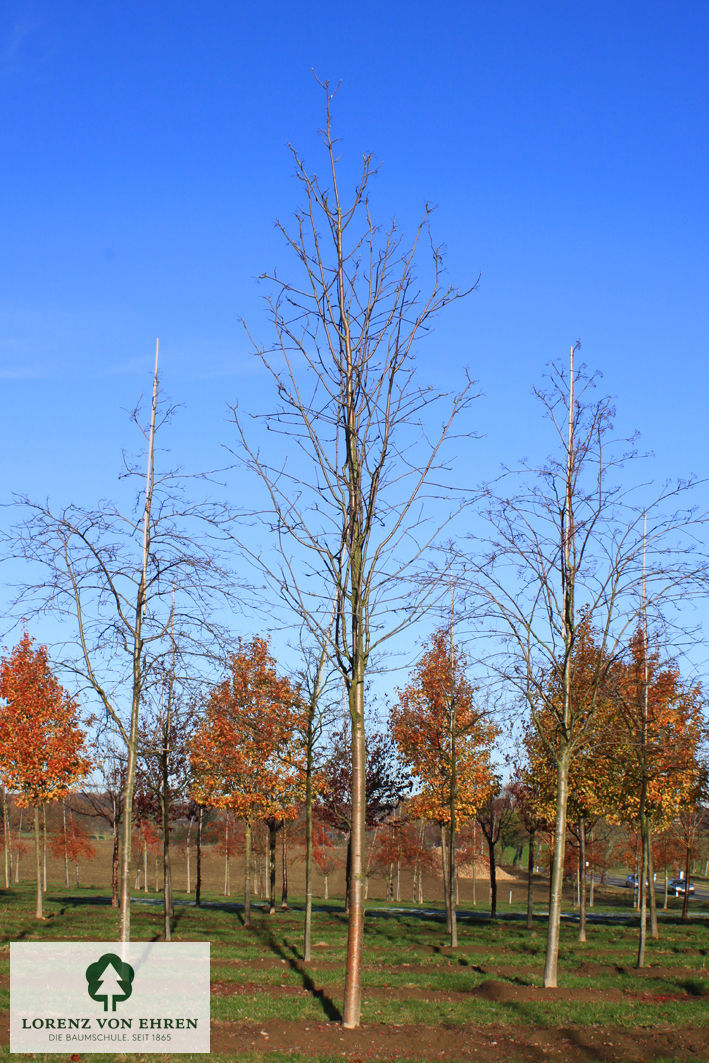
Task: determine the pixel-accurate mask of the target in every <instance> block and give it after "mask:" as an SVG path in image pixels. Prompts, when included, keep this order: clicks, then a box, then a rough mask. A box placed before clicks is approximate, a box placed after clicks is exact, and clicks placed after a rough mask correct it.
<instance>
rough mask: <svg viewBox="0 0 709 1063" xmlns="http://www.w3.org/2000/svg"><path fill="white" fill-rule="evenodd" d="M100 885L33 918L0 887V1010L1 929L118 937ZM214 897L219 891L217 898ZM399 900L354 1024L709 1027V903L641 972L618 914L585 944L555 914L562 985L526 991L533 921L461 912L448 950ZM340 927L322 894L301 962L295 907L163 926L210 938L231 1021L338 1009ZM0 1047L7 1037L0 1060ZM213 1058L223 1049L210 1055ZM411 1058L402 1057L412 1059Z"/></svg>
mask: <svg viewBox="0 0 709 1063" xmlns="http://www.w3.org/2000/svg"><path fill="white" fill-rule="evenodd" d="M98 896H99V895H98V892H97V891H96V890H95V889H84V890H77V889H71V890H68V891H64V890H54V889H53V890H50V892H49V894H48V897H47V900H46V907H45V911H46V916H47V918H46V920H45V921H43V922H39V921H37V920H36V919H35V918H34V897H33V890H32V888H31V887H30V886H27V887H17V888H16V889H13V890H10V891H6V892H4V893H2V892H0V928H1V932H0V976H4V979H5V981H4V984H3V985H0V1008H2V1009H3V1010H8V1008H9V990H8V988H7V981H6V979H7V976H8V974H9V943H10V942H11V941H15V940H22V941H60V940H67V939H70V940H71V939H75V940H99V941H100V940H115V939H116V936H117V931H118V913H117V912H116V911H115V910H114V909H112V908H111V907H110V905H107V904H105V903H103V904H100V903H96V900H97V898H98ZM209 899H210V898H206V900H207V901H209ZM213 900H214V901H216V902H218V903H221V899H220V898H217V897H215V898H213ZM382 907H384V905H382V904H380V903H376V902H375V903H373V904H372V905H368V908H369V910H370V911H371V912H375V911H376V910H377V909H379V908H382ZM401 907H406V909H407V910H406V911H405V912H402V913H400V914H396V915H392V914H388V915H385V914H381V915H375V914H373V915H372V916H371V917H370V918H369V919H367V920H366V923H365V948H364V961H365V965H364V969H363V978H362V982H363V1006H362V1022H363V1023H365V1024H372V1025H373V1027H374V1028H375V1027H376V1024H399V1025H404V1026H405V1025H408V1024H424V1025H435V1024H440V1023H446V1024H451V1025H454V1026H456V1025H467V1024H471V1023H472V1024H477V1025H478V1026H484V1027H491V1026H494V1027H498V1026H499V1027H504V1026H515V1027H520V1026H522V1027H524V1026H527V1027H538V1028H540V1029H541V1030H544V1029H548V1030H552V1029H558V1028H560V1027H566V1026H571V1027H573V1026H578V1027H586V1028H590V1026H591V1025H593V1026H598V1027H599V1028H600V1027H618V1028H621V1029H623V1030H629V1029H638V1030H652V1029H656V1028H659V1027H667V1026H671V1025H676V1026H683V1027H694V1028H702V1027H707V1026H709V913H705V916H704V918H697V919H694V920H692V921H691V922H689V923H682V922H681V920H680V919H679V918H678V916H677V914H676V913H669V914H668V915H667V916H665V918H664V919H663V920H662V922H661V936H660V940H659V941H657V942H654V941H649V942H648V950H647V962H648V971H647V972H646V973H645V974H644V975H643V976H639V975H638V974H637V973H636V972H635V971H634V970H633V964H634V961H635V955H636V949H637V926H634V925H632V924H629V923H628V922H626V921H618V922H616V923H612V922H602V923H592V924H590V925H589V927H588V941H587V943H586V944H580V943H579V942H578V940H577V927H576V926H575V925H574V924H573V923H564V924H563V925H562V928H561V950H560V963H559V987H560V989H559V992H558V994H554V993H553V992H552V993H542V992H540V993H539V994H538V995H537V994H536V993H535V987H536V989H539V988H540V987H541V984H542V977H541V976H542V968H543V960H544V951H545V926H544V922H543V920H541V919H539V920H537V922H536V924H535V928H534V930H533V931H532V932H530V931H529V930H527V929H526V927H525V926H524V923H523V922H522V921H512V920H505V919H501V920H500V921H498V922H497V923H491V922H490V921H489V920H485V919H476V920H474V921H472V922H468V921H463V920H461V922H460V925H459V940H460V945H459V947H458V948H457V949H455V950H454V949H451V948H449V947H448V945H447V944H446V935H445V927H444V926H443V925H442V923H441V922H440V920H438V919H434V918H424V917H420V916H417V915H415V914H409V911H408V910H409V908H410V906H404V905H402V906H401ZM698 910H699V911H701V909H700V908H699V906H698V905H695V911H698ZM513 911H514V909H513ZM614 913H615V914H622V915H625V916H627V914H628V908H627V905H618V906H617V908H616V907H615V906H614V908H613V909H604V914H607V915H608V916H609V917H610V918H612V917H613V915H614ZM501 914H505V913H504V912H503V913H501ZM161 929H162V913H161V909H160V907H159V906H158V905H140V904H136V905H134V906H133V909H132V934H133V937H134V938H135V939H136V940H159V939H160V936H161ZM346 934H347V924H346V919H345V916H344V913H343V912H342V910H341V906H340V905H339V904H338V903H337V902H333V903H331V904H330V905H328V906H326V910H325V911H322V912H321V911H318V912H317V913H316V914H315V917H314V926H313V944H314V947H313V959H312V962H311V963H310V964H308V965H304V964H303V962H302V913H301V912H299V911H296V910H290V911H286V912H281V911H279V912H277V913H276V915H274V916H271V917H269V916H268V915H266V914H265V912H264V911H262V910H261V909H260V908H257V909H255V911H254V912H253V927H252V928H251V929H245V928H244V926H243V916H242V914H241V913H240V912H239V911H237V910H229V909H226V908H223V907H206V908H202V909H195V908H194V907H179V908H178V909H177V911H176V919H175V927H174V933H173V937H174V940H184V941H195V940H209V941H210V942H211V946H212V948H211V955H212V981H213V983H218V984H217V985H216V986H215V992H214V993H213V996H212V1018H213V1019H215V1020H218V1021H224V1022H228V1023H236V1024H238V1023H244V1024H251V1023H268V1022H269V1021H273V1020H278V1021H281V1020H291V1021H294V1022H299V1023H303V1024H306V1023H310V1022H316V1023H322V1022H334V1021H336V1020H337V1017H338V1014H339V1008H340V1005H341V999H342V985H343V967H344V954H345V944H346ZM584 965H587V967H586V968H584ZM589 972H590V973H589ZM485 983H488V986H487V988H488V989H489V984H490V983H491V984H493V986H494V987H501V988H502V990H503V992H502V995H501V996H500V998H499V999H498V998H497V997H496V996H495V995H494V993H493V994H492V996H491V995H490V993H489V992H487V993H486V991H485V990H486V986H485ZM481 986H482V987H483V988H482V989H480V987H481ZM477 990H479V992H476V991H477ZM578 990H584V991H585V990H589V991H591V996H592V1003H590V1004H589V994H588V993H586V994H585V996H584V994H578V993H577V994H576V996H574V991H578ZM565 991H566V996H565V995H564V993H565ZM604 994H605V996H604ZM577 997H579V999H577ZM431 1002H434V1003H435V1006H434V1007H432V1003H431ZM8 1055H9V1053H8V1050H7V1047H4V1048H3V1049H2V1050H1V1051H0V1058H3V1059H4V1058H7V1057H8ZM25 1058H28V1059H36V1060H39V1059H44V1058H46V1059H47V1060H49V1061H51V1063H53V1061H56V1060H57V1059H60V1058H61V1057H60V1056H59V1055H57V1056H54V1055H49V1056H47V1057H44V1056H38V1055H36V1056H27V1057H25ZM91 1058H92V1059H93V1060H95V1061H96V1063H101V1061H102V1060H116V1059H117V1058H118V1059H120V1058H122V1057H120V1056H115V1055H98V1054H97V1055H93V1054H92V1056H91ZM126 1058H128V1059H132V1060H135V1059H138V1058H141V1057H140V1056H139V1055H138V1054H136V1055H131V1056H128V1057H126ZM142 1058H144V1059H146V1060H151V1061H152V1060H154V1061H156V1063H159V1061H160V1060H170V1059H172V1058H174V1059H175V1060H177V1059H179V1060H181V1061H183V1063H184V1061H189V1060H191V1059H193V1058H194V1059H195V1060H204V1056H196V1055H195V1056H194V1057H192V1056H189V1055H180V1056H179V1057H178V1056H174V1057H171V1056H170V1055H164V1056H159V1055H152V1054H151V1055H147V1056H145V1057H142ZM211 1058H213V1059H215V1060H219V1059H222V1058H223V1059H228V1058H232V1059H233V1058H234V1057H233V1056H219V1055H217V1054H215V1055H214V1056H210V1059H211ZM341 1058H342V1057H341V1056H340V1055H337V1054H335V1055H327V1054H325V1055H319V1056H304V1055H302V1054H301V1053H298V1052H285V1053H284V1052H275V1051H271V1052H268V1051H267V1052H265V1053H263V1052H252V1053H246V1054H244V1053H241V1054H240V1055H239V1059H240V1060H241V1061H242V1063H249V1061H250V1060H253V1061H254V1063H255V1061H256V1060H258V1061H259V1063H280V1061H285V1060H288V1061H289V1063H300V1061H303V1060H305V1059H307V1060H308V1061H309V1063H327V1061H330V1060H335V1059H338V1060H339V1059H341ZM415 1058H416V1059H417V1060H418V1057H411V1063H413V1061H414V1059H415ZM670 1058H671V1057H670ZM400 1063H404V1061H403V1060H400ZM683 1063H684V1061H683Z"/></svg>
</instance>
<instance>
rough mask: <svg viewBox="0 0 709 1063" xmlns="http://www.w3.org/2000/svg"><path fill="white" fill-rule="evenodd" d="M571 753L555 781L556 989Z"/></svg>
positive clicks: (552, 980) (550, 954)
mask: <svg viewBox="0 0 709 1063" xmlns="http://www.w3.org/2000/svg"><path fill="white" fill-rule="evenodd" d="M569 760H570V755H569V750H568V747H566V748H565V749H564V750H563V751H562V753H561V755H560V757H559V761H558V774H557V780H556V820H555V824H554V851H553V854H552V865H551V881H550V885H549V923H548V926H547V943H546V957H545V962H544V988H545V989H555V988H556V985H557V979H558V968H559V932H560V927H561V897H562V888H563V885H564V851H565V847H566V806H567V801H568V795H569Z"/></svg>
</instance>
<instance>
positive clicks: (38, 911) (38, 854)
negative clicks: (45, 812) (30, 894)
mask: <svg viewBox="0 0 709 1063" xmlns="http://www.w3.org/2000/svg"><path fill="white" fill-rule="evenodd" d="M34 855H35V872H36V876H37V904H36V908H35V916H36V918H37V919H44V912H43V909H42V845H41V841H40V834H39V808H38V807H37V805H35V808H34Z"/></svg>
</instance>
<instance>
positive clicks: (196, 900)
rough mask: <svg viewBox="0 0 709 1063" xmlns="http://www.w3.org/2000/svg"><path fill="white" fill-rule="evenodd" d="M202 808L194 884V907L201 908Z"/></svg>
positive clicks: (200, 811) (198, 827)
mask: <svg viewBox="0 0 709 1063" xmlns="http://www.w3.org/2000/svg"><path fill="white" fill-rule="evenodd" d="M202 811H203V810H202V807H201V806H200V809H199V815H198V817H197V873H196V876H195V884H194V906H195V908H199V906H200V903H201V901H202Z"/></svg>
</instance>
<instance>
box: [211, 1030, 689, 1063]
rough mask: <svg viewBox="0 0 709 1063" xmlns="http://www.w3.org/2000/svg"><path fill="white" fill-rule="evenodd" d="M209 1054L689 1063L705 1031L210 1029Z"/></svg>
mask: <svg viewBox="0 0 709 1063" xmlns="http://www.w3.org/2000/svg"><path fill="white" fill-rule="evenodd" d="M211 1047H212V1052H213V1053H224V1054H228V1055H232V1056H234V1058H235V1059H238V1058H239V1055H240V1053H241V1054H243V1053H247V1052H259V1051H260V1052H264V1053H265V1052H272V1051H276V1050H280V1051H297V1052H302V1053H303V1055H306V1056H307V1055H312V1056H317V1055H319V1054H321V1055H327V1054H331V1055H334V1056H336V1057H339V1058H341V1059H343V1060H348V1061H349V1063H364V1061H365V1060H367V1061H374V1060H378V1061H382V1063H384V1061H386V1063H389V1061H390V1060H397V1059H417V1060H421V1061H422V1063H433V1061H434V1060H445V1061H448V1063H452V1061H459V1063H462V1061H466V1060H475V1061H476V1063H541V1061H542V1060H549V1059H558V1060H561V1061H563V1063H591V1061H595V1060H602V1061H606V1060H608V1061H610V1060H613V1061H617V1063H648V1061H651V1060H654V1059H661V1058H665V1059H666V1058H667V1057H671V1056H676V1057H678V1058H683V1059H686V1060H692V1061H693V1063H695V1061H696V1063H701V1061H705V1063H706V1061H707V1060H709V1030H706V1031H705V1030H695V1029H692V1028H690V1027H686V1028H682V1027H674V1028H672V1029H653V1030H637V1029H636V1030H632V1031H628V1032H627V1033H626V1032H625V1031H623V1030H619V1029H616V1028H605V1027H599V1026H593V1027H566V1028H562V1029H558V1030H549V1029H542V1028H536V1027H533V1026H498V1027H485V1026H472V1025H470V1026H451V1025H439V1026H423V1025H420V1026H394V1025H386V1026H384V1025H381V1026H380V1025H377V1024H372V1025H365V1026H362V1027H360V1028H359V1029H358V1030H342V1029H341V1027H340V1026H339V1025H338V1024H337V1023H314V1022H313V1023H302V1022H285V1021H284V1022H281V1021H276V1020H273V1021H268V1022H264V1023H259V1024H257V1025H250V1024H236V1023H226V1022H212V1046H211Z"/></svg>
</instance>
